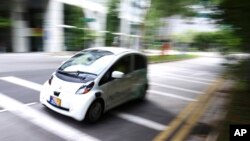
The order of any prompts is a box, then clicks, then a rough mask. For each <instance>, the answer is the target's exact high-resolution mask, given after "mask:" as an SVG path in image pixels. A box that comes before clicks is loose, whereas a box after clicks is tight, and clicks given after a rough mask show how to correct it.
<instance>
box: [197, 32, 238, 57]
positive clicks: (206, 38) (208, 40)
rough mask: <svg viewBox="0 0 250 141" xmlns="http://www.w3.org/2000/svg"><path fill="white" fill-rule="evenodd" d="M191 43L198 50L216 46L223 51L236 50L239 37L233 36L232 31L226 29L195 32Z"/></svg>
mask: <svg viewBox="0 0 250 141" xmlns="http://www.w3.org/2000/svg"><path fill="white" fill-rule="evenodd" d="M193 44H194V46H195V47H197V48H198V49H200V50H207V49H209V48H214V47H217V48H220V50H221V51H222V52H223V53H225V52H227V51H233V50H236V49H237V47H238V46H239V45H240V39H239V38H238V37H237V36H235V35H234V34H233V32H232V31H228V30H221V31H217V32H201V33H198V34H196V36H195V37H194V39H193Z"/></svg>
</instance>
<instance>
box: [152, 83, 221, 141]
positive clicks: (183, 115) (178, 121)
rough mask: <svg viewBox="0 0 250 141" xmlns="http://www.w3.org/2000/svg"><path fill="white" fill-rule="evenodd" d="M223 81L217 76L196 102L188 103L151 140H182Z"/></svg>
mask: <svg viewBox="0 0 250 141" xmlns="http://www.w3.org/2000/svg"><path fill="white" fill-rule="evenodd" d="M223 83H224V79H222V78H218V79H217V80H216V81H215V83H213V84H212V85H211V86H210V87H209V88H208V89H206V90H205V92H204V94H203V95H201V96H199V97H198V101H197V102H192V103H189V104H188V105H187V106H186V107H185V108H184V109H183V110H182V111H181V112H180V113H179V114H178V115H177V117H176V118H175V119H174V120H172V122H170V124H169V126H168V128H166V129H165V130H164V131H162V132H161V133H159V134H158V135H157V136H156V137H155V138H154V139H153V141H166V140H173V141H182V140H184V139H185V138H187V136H188V135H189V133H190V132H191V131H192V129H193V127H194V126H195V125H196V123H197V122H198V121H199V119H200V118H201V116H202V115H203V113H204V112H205V111H206V109H207V108H208V106H209V104H210V103H211V101H212V98H213V96H214V94H215V92H216V90H217V89H218V88H219V87H220V86H221V85H222V84H223Z"/></svg>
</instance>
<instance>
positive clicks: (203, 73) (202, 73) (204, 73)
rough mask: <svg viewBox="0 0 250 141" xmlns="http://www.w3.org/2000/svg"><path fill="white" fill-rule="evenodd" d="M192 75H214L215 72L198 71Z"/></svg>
mask: <svg viewBox="0 0 250 141" xmlns="http://www.w3.org/2000/svg"><path fill="white" fill-rule="evenodd" d="M191 76H196V77H197V76H213V74H211V73H208V72H198V73H194V74H192V75H191Z"/></svg>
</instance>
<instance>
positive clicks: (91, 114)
mask: <svg viewBox="0 0 250 141" xmlns="http://www.w3.org/2000/svg"><path fill="white" fill-rule="evenodd" d="M103 109H104V107H103V103H102V102H101V100H95V101H94V102H93V103H92V104H91V105H90V107H89V109H88V112H87V114H86V117H85V120H86V121H87V122H89V123H94V122H96V121H98V120H99V119H100V118H101V116H102V114H103Z"/></svg>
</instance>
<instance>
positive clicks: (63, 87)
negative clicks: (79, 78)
mask: <svg viewBox="0 0 250 141" xmlns="http://www.w3.org/2000/svg"><path fill="white" fill-rule="evenodd" d="M84 84H85V83H76V82H68V81H65V80H62V79H60V78H58V77H57V76H56V75H54V77H53V80H52V82H51V87H52V89H53V90H54V91H59V92H65V93H75V92H76V91H77V90H78V89H79V88H80V87H81V86H83V85H84Z"/></svg>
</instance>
